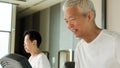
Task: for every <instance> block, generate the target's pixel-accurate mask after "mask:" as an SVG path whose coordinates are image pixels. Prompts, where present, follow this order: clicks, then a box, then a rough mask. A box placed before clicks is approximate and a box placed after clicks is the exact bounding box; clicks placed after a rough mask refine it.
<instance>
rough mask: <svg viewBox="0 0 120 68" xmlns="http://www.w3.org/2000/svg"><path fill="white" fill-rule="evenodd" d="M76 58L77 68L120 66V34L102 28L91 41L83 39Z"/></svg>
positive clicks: (79, 44)
mask: <svg viewBox="0 0 120 68" xmlns="http://www.w3.org/2000/svg"><path fill="white" fill-rule="evenodd" d="M74 59H75V68H120V35H119V34H117V33H114V32H111V31H107V30H102V31H101V32H100V34H99V35H98V36H97V37H96V38H95V39H94V40H93V41H92V42H90V43H87V42H85V41H84V40H81V41H80V42H79V43H78V45H77V48H76V50H75V58H74Z"/></svg>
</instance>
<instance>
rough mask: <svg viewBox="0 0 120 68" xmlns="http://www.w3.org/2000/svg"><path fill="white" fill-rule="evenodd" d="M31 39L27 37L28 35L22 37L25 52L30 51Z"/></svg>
mask: <svg viewBox="0 0 120 68" xmlns="http://www.w3.org/2000/svg"><path fill="white" fill-rule="evenodd" d="M32 46H33V45H32V41H31V40H30V39H29V35H26V36H25V38H24V49H25V51H26V52H27V53H30V51H31V48H32Z"/></svg>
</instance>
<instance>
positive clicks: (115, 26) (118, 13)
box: [107, 0, 120, 33]
mask: <svg viewBox="0 0 120 68" xmlns="http://www.w3.org/2000/svg"><path fill="white" fill-rule="evenodd" d="M119 6H120V0H107V29H108V30H112V31H116V32H119V33H120V7H119Z"/></svg>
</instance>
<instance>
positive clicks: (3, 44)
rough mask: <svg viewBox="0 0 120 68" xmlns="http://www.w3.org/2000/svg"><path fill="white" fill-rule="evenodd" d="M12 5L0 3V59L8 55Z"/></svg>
mask: <svg viewBox="0 0 120 68" xmlns="http://www.w3.org/2000/svg"><path fill="white" fill-rule="evenodd" d="M11 20H12V4H7V3H0V58H1V57H3V56H5V55H6V54H9V50H10V37H11Z"/></svg>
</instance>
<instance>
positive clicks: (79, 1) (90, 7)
mask: <svg viewBox="0 0 120 68" xmlns="http://www.w3.org/2000/svg"><path fill="white" fill-rule="evenodd" d="M72 6H77V7H78V8H79V9H80V11H81V12H82V13H84V14H86V13H88V12H89V11H93V12H94V18H95V17H96V12H95V7H94V4H93V2H92V1H91V0H65V3H64V4H63V10H64V11H65V10H66V9H67V8H70V7H72Z"/></svg>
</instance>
